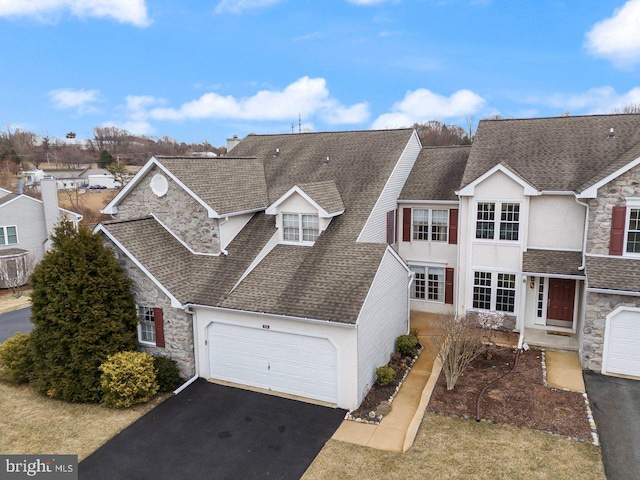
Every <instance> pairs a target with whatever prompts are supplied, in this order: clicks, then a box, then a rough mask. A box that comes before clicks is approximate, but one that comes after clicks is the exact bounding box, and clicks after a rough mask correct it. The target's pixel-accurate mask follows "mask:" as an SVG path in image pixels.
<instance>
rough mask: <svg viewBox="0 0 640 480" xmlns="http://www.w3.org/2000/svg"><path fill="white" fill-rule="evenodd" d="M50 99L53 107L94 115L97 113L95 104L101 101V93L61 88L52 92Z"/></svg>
mask: <svg viewBox="0 0 640 480" xmlns="http://www.w3.org/2000/svg"><path fill="white" fill-rule="evenodd" d="M49 98H50V99H51V101H52V102H53V105H54V106H55V107H56V108H59V109H61V110H69V109H76V111H77V113H78V114H84V113H92V112H95V111H96V108H95V106H94V105H93V104H94V103H96V102H98V101H99V100H100V91H99V90H84V89H80V90H73V89H71V88H60V89H57V90H51V91H50V92H49Z"/></svg>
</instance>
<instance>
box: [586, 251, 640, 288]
mask: <svg viewBox="0 0 640 480" xmlns="http://www.w3.org/2000/svg"><path fill="white" fill-rule="evenodd" d="M587 283H588V285H587V286H588V287H590V288H603V289H606V290H622V291H627V292H640V259H631V258H621V257H589V256H588V257H587Z"/></svg>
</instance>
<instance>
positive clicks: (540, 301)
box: [531, 277, 544, 318]
mask: <svg viewBox="0 0 640 480" xmlns="http://www.w3.org/2000/svg"><path fill="white" fill-rule="evenodd" d="M531 281H533V279H532V280H531ZM537 316H538V318H544V277H539V278H538V310H537Z"/></svg>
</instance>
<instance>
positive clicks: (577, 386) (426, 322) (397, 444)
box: [332, 312, 585, 452]
mask: <svg viewBox="0 0 640 480" xmlns="http://www.w3.org/2000/svg"><path fill="white" fill-rule="evenodd" d="M433 317H434V315H433V314H428V313H422V312H411V328H412V329H413V328H415V329H417V330H418V339H419V340H420V343H421V344H422V345H423V346H424V349H423V350H422V353H421V354H420V357H419V358H418V360H417V361H416V363H415V364H414V365H413V368H412V369H411V371H410V372H409V375H407V378H406V379H405V381H404V383H403V384H402V386H401V387H400V390H399V391H398V393H397V395H396V397H395V398H394V400H393V403H392V409H391V412H390V413H389V414H388V415H387V416H385V417H384V418H383V419H382V421H381V422H380V424H379V425H370V424H365V423H359V422H353V421H350V420H344V421H343V422H342V424H341V425H340V427H339V428H338V430H336V432H335V433H334V435H333V437H332V438H333V439H334V440H340V441H342V442H349V443H354V444H356V445H362V446H365V447H371V448H376V449H378V450H386V451H390V452H406V451H407V450H409V449H410V448H411V447H412V446H413V442H414V440H415V438H416V434H417V433H418V428H419V427H420V424H421V423H422V418H423V416H424V412H425V410H426V408H427V405H428V403H429V400H430V398H431V394H432V392H433V388H434V387H435V384H436V381H437V380H438V376H439V374H440V370H441V366H440V362H439V360H438V359H436V352H435V349H434V347H433V345H431V342H430V339H429V328H430V321H431V320H432V319H433ZM496 337H497V338H495V339H494V340H496V343H498V344H501V345H504V346H511V347H514V348H516V347H517V344H518V335H517V334H515V333H510V334H499V335H497V336H496ZM545 356H546V366H547V385H548V386H550V387H556V388H563V389H567V390H571V391H575V392H584V391H585V387H584V382H583V380H582V367H581V365H580V360H579V359H578V353H577V352H561V351H551V350H546V352H545Z"/></svg>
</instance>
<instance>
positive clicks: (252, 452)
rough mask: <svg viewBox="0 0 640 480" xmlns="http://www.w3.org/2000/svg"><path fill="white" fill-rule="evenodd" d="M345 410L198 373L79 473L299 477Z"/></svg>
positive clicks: (131, 479) (157, 479)
mask: <svg viewBox="0 0 640 480" xmlns="http://www.w3.org/2000/svg"><path fill="white" fill-rule="evenodd" d="M344 415H345V410H340V409H333V408H328V407H321V406H317V405H311V404H308V403H304V402H298V401H295V400H289V399H285V398H280V397H275V396H271V395H265V394H260V393H256V392H250V391H246V390H241V389H237V388H232V387H225V386H221V385H215V384H212V383H209V382H207V381H206V380H203V379H199V380H197V381H196V382H194V383H193V384H192V385H190V386H189V387H188V388H187V389H185V390H184V391H183V392H182V393H180V394H179V395H176V396H174V397H171V398H169V399H167V400H166V401H164V402H163V403H162V404H160V405H158V406H157V407H156V408H154V409H153V410H151V411H150V412H149V413H147V414H146V415H145V416H143V417H142V418H140V419H139V420H138V421H136V422H135V423H133V424H132V425H131V426H129V427H128V428H126V429H125V430H123V431H122V432H120V433H119V434H118V435H116V436H115V437H114V438H112V439H111V440H110V441H109V442H107V443H106V444H105V445H103V446H102V447H101V448H100V449H98V450H97V451H96V452H94V453H93V454H92V455H90V456H89V457H87V458H86V459H84V460H83V461H82V462H81V463H80V466H79V477H80V479H92V480H100V479H119V480H120V479H128V480H135V479H154V480H162V479H171V480H175V479H201V478H202V479H205V478H206V479H235V478H241V479H250V478H273V479H299V478H300V477H301V476H302V474H303V473H304V472H305V470H306V469H307V468H308V466H309V465H310V464H311V462H312V461H313V459H314V458H315V457H316V455H317V454H318V452H320V450H321V449H322V447H323V446H324V444H325V442H326V441H327V440H328V439H329V438H331V435H333V433H334V432H335V430H336V429H337V428H338V426H339V425H340V422H341V421H342V419H343V418H344Z"/></svg>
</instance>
